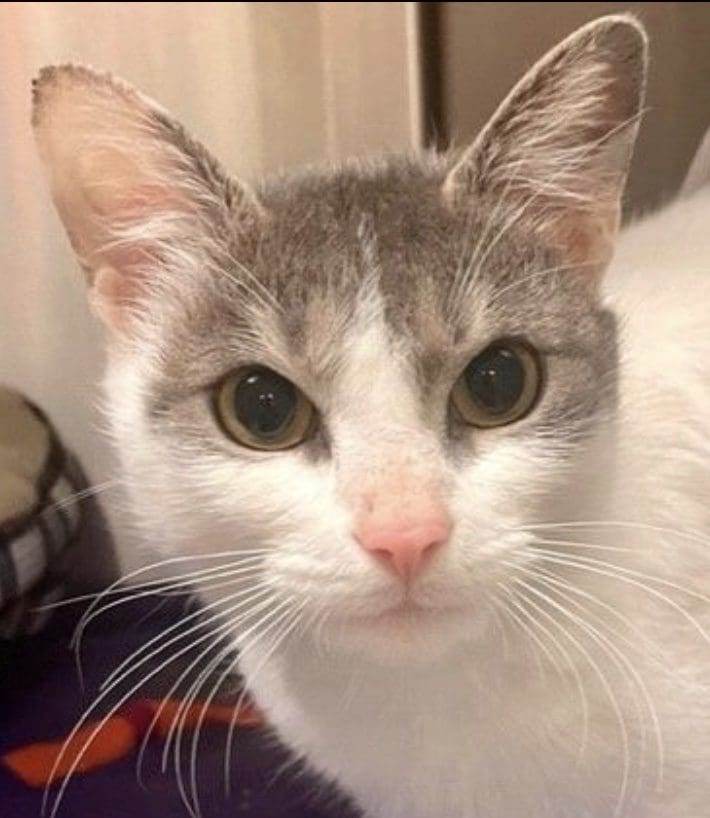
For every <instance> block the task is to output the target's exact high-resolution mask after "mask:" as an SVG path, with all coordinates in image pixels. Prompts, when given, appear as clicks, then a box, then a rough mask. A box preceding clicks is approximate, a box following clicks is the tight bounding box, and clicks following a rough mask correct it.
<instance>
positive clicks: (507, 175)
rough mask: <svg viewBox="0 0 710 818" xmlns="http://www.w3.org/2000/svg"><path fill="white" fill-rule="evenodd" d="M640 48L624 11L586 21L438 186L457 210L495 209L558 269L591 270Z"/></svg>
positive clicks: (633, 115)
mask: <svg viewBox="0 0 710 818" xmlns="http://www.w3.org/2000/svg"><path fill="white" fill-rule="evenodd" d="M646 62H647V42H646V35H645V33H644V30H643V28H642V27H641V25H640V24H639V23H638V21H637V20H636V19H635V18H634V17H632V16H630V15H614V16H610V17H602V18H600V19H598V20H595V21H593V22H591V23H589V24H587V25H585V26H583V27H582V28H580V29H579V30H578V31H576V32H575V33H574V34H572V35H571V36H570V37H568V38H567V39H566V40H564V41H563V42H561V43H560V44H559V45H558V46H557V47H556V48H554V49H553V50H552V51H550V52H549V53H548V54H547V55H546V56H545V57H543V58H542V59H541V60H540V61H539V62H538V63H537V64H536V65H535V66H533V68H532V69H531V70H530V71H529V72H528V73H527V74H526V75H525V77H524V78H523V79H522V80H521V81H520V82H519V83H518V84H517V85H516V86H515V88H514V89H513V90H512V91H511V93H510V94H509V95H508V97H507V99H506V100H505V101H504V102H503V103H502V105H501V106H500V107H499V108H498V110H497V111H496V113H495V114H494V115H493V117H492V119H491V120H490V121H489V123H488V125H486V127H485V128H484V129H483V131H482V132H481V133H480V135H479V136H478V138H477V139H476V141H475V142H474V143H473V144H472V145H471V146H470V147H469V148H468V150H467V151H466V152H465V153H464V154H463V156H462V158H461V159H460V160H459V161H458V163H457V164H456V165H455V167H454V168H453V169H452V170H451V172H450V174H449V176H448V178H447V180H446V183H445V186H444V194H445V196H446V198H447V200H448V201H449V202H450V203H452V204H453V205H454V206H456V207H467V206H470V207H475V206H480V202H481V201H485V202H487V203H488V207H495V208H497V212H498V213H499V214H500V215H501V218H502V221H503V223H504V224H507V223H509V224H511V225H512V224H513V223H515V224H516V226H517V225H523V226H526V227H527V226H529V227H530V228H532V229H533V230H535V231H537V232H538V234H539V235H540V236H541V238H542V240H543V241H544V242H546V243H547V244H548V245H552V246H554V247H556V248H557V249H558V250H559V251H560V252H561V255H562V258H563V259H564V261H565V263H566V264H569V265H570V266H576V265H579V266H580V267H581V268H583V269H586V270H591V271H594V272H599V271H601V270H603V268H604V266H605V265H606V263H607V261H608V260H609V257H610V255H611V252H612V249H613V241H614V238H615V235H616V232H617V229H618V224H619V218H620V210H621V206H620V201H621V196H622V193H623V188H624V184H625V181H626V175H627V172H628V168H629V164H630V161H631V155H632V151H633V146H634V142H635V139H636V133H637V130H638V125H639V119H640V112H641V108H642V105H643V95H644V87H645V78H646Z"/></svg>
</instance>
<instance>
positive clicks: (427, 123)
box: [417, 3, 449, 149]
mask: <svg viewBox="0 0 710 818" xmlns="http://www.w3.org/2000/svg"><path fill="white" fill-rule="evenodd" d="M442 6H443V3H418V4H417V8H418V11H419V54H420V59H421V61H422V64H421V70H422V116H423V119H424V122H423V126H424V144H425V145H426V146H427V147H434V148H439V149H444V148H446V147H447V146H448V137H449V132H448V123H447V121H446V110H445V105H444V63H443V42H442V21H441V15H442Z"/></svg>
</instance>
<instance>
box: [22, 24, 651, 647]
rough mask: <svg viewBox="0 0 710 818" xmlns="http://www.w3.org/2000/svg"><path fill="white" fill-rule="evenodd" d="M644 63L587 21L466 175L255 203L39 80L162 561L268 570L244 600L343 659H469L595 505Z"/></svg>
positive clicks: (618, 29)
mask: <svg viewBox="0 0 710 818" xmlns="http://www.w3.org/2000/svg"><path fill="white" fill-rule="evenodd" d="M643 62H644V41H643V36H642V35H641V34H640V32H639V29H638V27H637V26H636V25H635V24H634V23H633V22H631V21H629V20H628V19H627V18H610V19H608V20H606V21H599V22H598V23H596V24H592V25H591V26H588V27H586V28H585V29H582V30H581V31H580V32H578V33H577V34H576V35H573V37H572V38H570V39H569V40H567V41H565V42H564V43H563V44H562V45H561V46H559V47H558V48H557V49H556V50H555V51H553V52H552V53H551V54H550V55H548V57H546V58H545V59H544V60H543V61H542V62H541V63H539V64H538V65H537V66H536V67H535V68H534V69H533V70H532V72H531V73H530V75H528V77H526V79H524V80H523V82H522V83H521V84H520V85H519V86H518V87H517V89H516V90H515V91H514V92H513V94H512V95H511V97H510V98H509V99H508V101H507V102H506V103H505V105H504V106H502V107H501V109H499V111H498V112H497V113H496V115H495V116H494V118H493V120H492V121H491V123H490V124H489V126H487V128H486V129H485V130H484V132H483V133H482V134H481V136H480V137H479V139H478V140H477V141H476V143H474V145H473V146H472V147H471V148H470V149H469V150H468V151H467V152H466V153H464V154H463V155H462V156H460V157H457V158H454V157H438V158H423V159H421V160H412V161H404V160H389V161H382V162H379V163H372V164H355V163H353V164H350V165H346V166H344V167H343V168H341V169H339V170H336V171H323V172H311V173H306V174H303V175H302V176H299V177H294V178H290V179H285V180H279V181H275V182H270V183H266V184H264V185H263V186H262V188H261V189H260V190H258V191H257V192H256V193H252V192H251V191H248V190H247V189H246V188H245V187H244V186H243V185H241V184H238V183H236V182H234V181H231V180H229V179H228V178H227V177H226V176H225V175H224V174H223V172H222V170H221V169H220V168H219V167H218V165H217V164H216V163H215V162H214V160H212V159H211V158H210V157H209V155H208V154H207V153H206V152H205V151H204V149H202V148H201V147H200V146H199V145H197V144H196V143H195V142H194V141H192V140H191V139H190V138H189V137H187V136H186V135H185V134H184V132H183V131H182V129H180V127H179V126H177V125H176V124H175V123H173V122H172V121H171V120H169V119H168V118H167V117H166V116H165V115H164V114H163V113H162V112H160V111H158V110H157V109H155V108H154V107H153V106H152V104H151V103H149V102H148V101H146V100H145V99H143V98H141V97H139V96H137V95H136V94H135V93H134V92H132V91H130V90H128V89H126V88H124V87H123V86H119V85H117V84H116V83H114V82H113V81H111V80H109V79H107V78H105V77H99V76H97V75H94V74H92V73H91V72H88V71H86V70H84V69H77V68H69V67H68V68H60V69H53V70H49V71H47V72H45V73H44V74H43V75H42V76H41V78H40V80H39V84H38V86H37V97H36V99H37V102H36V113H35V118H36V126H37V131H38V135H39V142H40V147H41V149H42V151H43V154H44V156H45V158H46V159H47V161H48V164H49V166H50V171H51V173H52V180H53V188H54V194H55V200H56V201H57V204H58V208H59V210H60V213H61V214H62V216H63V218H64V220H65V223H66V224H67V227H68V230H69V233H70V235H71V237H72V240H73V243H74V246H75V248H76V250H77V252H78V254H79V255H80V257H81V259H82V262H83V264H84V266H85V268H86V269H87V272H88V274H89V278H90V282H91V285H92V295H93V298H94V302H95V304H96V306H97V308H98V310H99V312H100V314H101V315H102V316H103V317H104V319H105V320H106V321H107V323H108V324H109V325H110V326H111V327H112V329H113V331H114V343H113V345H112V348H111V366H110V369H109V375H108V379H107V389H108V407H109V411H110V414H111V419H112V425H113V429H114V434H115V437H116V441H117V444H118V446H119V450H120V452H121V455H122V458H123V462H124V467H125V470H126V476H127V482H128V484H129V486H130V489H131V495H132V499H133V502H134V505H135V508H136V512H137V513H138V516H139V518H140V519H141V520H142V522H143V523H144V525H145V528H146V531H147V532H148V533H149V535H150V537H151V538H152V541H153V544H154V545H157V546H159V547H161V548H162V549H163V550H165V551H166V552H168V553H173V552H174V553H183V554H195V553H204V554H212V553H216V552H225V557H224V560H225V563H226V562H227V561H229V559H230V558H229V556H227V554H228V553H230V552H231V553H235V552H239V553H243V552H245V551H247V550H255V553H254V559H253V562H252V563H251V569H249V571H246V572H245V573H243V574H242V575H241V579H239V578H236V579H235V586H234V588H238V587H239V583H240V582H243V583H245V584H247V585H249V584H251V585H252V586H253V587H254V591H255V596H254V599H255V602H256V603H257V605H258V604H261V605H262V607H261V608H257V609H258V610H259V611H261V612H262V613H263V612H264V611H266V613H267V619H265V620H264V621H265V622H266V623H267V624H266V625H265V626H266V627H268V612H269V610H270V609H272V608H273V607H274V606H281V607H282V608H290V609H291V610H292V611H296V610H298V611H299V612H300V617H301V622H302V624H303V627H304V628H305V631H306V633H307V634H318V638H319V639H321V638H322V639H323V640H325V641H326V642H327V643H328V644H329V645H330V646H331V648H334V649H338V650H348V651H352V650H355V651H358V652H360V653H364V654H365V655H367V656H370V657H372V658H376V659H378V660H382V659H391V658H395V659H397V658H406V657H414V656H416V657H417V658H418V659H419V660H421V659H424V660H426V659H427V658H429V657H432V656H434V655H437V654H439V653H441V652H442V651H446V650H449V649H452V648H453V647H454V646H455V645H457V644H459V643H462V642H464V641H467V640H470V639H484V638H485V636H486V634H488V633H489V630H490V625H491V623H492V622H493V621H494V617H495V604H496V603H495V602H494V601H493V600H499V601H500V600H501V599H502V598H503V599H504V598H505V588H506V584H507V583H508V582H509V581H510V578H511V577H513V576H514V575H515V573H516V572H517V571H518V570H519V569H520V567H521V566H524V565H525V564H526V563H527V562H529V561H530V560H533V559H534V550H533V548H532V545H533V540H534V530H531V529H530V528H529V527H530V526H534V525H535V524H537V523H540V522H548V521H554V520H556V519H560V518H568V517H569V515H570V513H579V512H580V511H582V509H583V505H584V504H588V505H590V506H591V505H593V503H594V501H595V490H596V489H595V484H594V481H593V480H592V479H591V474H592V472H594V471H595V470H598V469H599V465H600V464H599V462H598V460H597V459H596V458H595V457H594V454H595V453H598V451H599V447H598V446H595V445H594V444H595V442H598V438H599V436H600V435H603V434H606V433H607V431H608V426H609V418H610V417H611V415H612V413H613V407H614V399H615V383H616V370H617V352H616V344H615V332H614V322H613V319H612V318H611V317H610V316H609V314H608V313H606V312H605V311H604V309H603V308H602V306H601V305H600V303H599V297H598V291H597V286H596V285H597V283H598V278H599V276H600V273H601V271H602V270H603V267H604V265H605V263H606V261H607V259H608V256H609V254H610V251H611V242H612V240H613V235H614V232H615V229H616V223H617V219H618V200H619V196H620V192H621V189H622V186H623V181H624V177H625V173H626V169H627V164H628V160H629V156H630V149H631V145H632V142H633V138H634V135H635V131H636V114H637V112H638V109H639V105H640V98H641V92H642V82H643V79H642V78H643ZM582 480H583V481H584V485H585V487H586V492H585V494H586V496H585V497H584V498H580V497H579V492H578V490H577V486H578V484H579V482H578V481H582ZM570 504H572V505H573V506H574V508H573V509H572V510H571V506H570ZM257 550H258V553H257ZM252 569H253V570H252ZM234 588H232V589H231V591H233V590H234ZM211 593H212V594H213V596H214V598H215V599H217V598H220V597H223V596H224V593H225V592H224V588H219V589H215V590H213V591H212V592H211ZM260 593H261V594H263V595H262V596H259V594H260ZM209 594H210V592H209V591H208V592H207V595H208V596H209ZM247 621H248V620H247ZM249 624H254V623H249ZM255 626H256V627H260V625H258V624H256V625H255Z"/></svg>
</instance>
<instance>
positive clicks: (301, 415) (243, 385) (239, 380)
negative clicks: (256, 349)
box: [215, 367, 315, 450]
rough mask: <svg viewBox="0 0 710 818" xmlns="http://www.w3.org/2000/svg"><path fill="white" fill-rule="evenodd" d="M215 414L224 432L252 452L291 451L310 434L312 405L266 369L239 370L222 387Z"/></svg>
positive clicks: (300, 393) (312, 417)
mask: <svg viewBox="0 0 710 818" xmlns="http://www.w3.org/2000/svg"><path fill="white" fill-rule="evenodd" d="M215 410H216V413H217V417H218V420H219V422H220V424H221V426H222V428H223V429H224V431H225V432H226V433H227V434H228V435H229V436H230V437H232V438H233V439H234V440H236V442H237V443H241V444H242V445H243V446H248V447H250V448H252V449H270V450H277V449H289V448H291V447H292V446H297V445H298V444H299V443H301V442H302V441H303V440H304V439H305V438H306V437H307V435H308V433H309V432H310V430H311V428H312V425H313V419H314V415H315V411H314V409H313V404H312V403H311V402H310V401H309V400H308V398H307V397H306V396H305V395H304V394H303V393H302V392H301V391H300V390H299V389H298V388H297V387H296V386H294V385H293V384H292V383H291V381H289V380H287V379H286V378H284V377H283V376H282V375H279V374H278V373H277V372H274V371H273V370H271V369H266V368H263V367H251V368H247V369H239V370H237V371H236V372H233V373H232V374H231V375H229V376H228V377H227V378H225V380H224V381H222V383H221V384H220V386H219V387H218V390H217V395H216V401H215Z"/></svg>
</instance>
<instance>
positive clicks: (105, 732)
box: [2, 699, 264, 787]
mask: <svg viewBox="0 0 710 818" xmlns="http://www.w3.org/2000/svg"><path fill="white" fill-rule="evenodd" d="M183 704H184V703H183V702H181V701H179V700H177V699H166V700H162V699H138V700H137V701H135V702H133V703H131V704H130V705H129V706H128V707H126V708H123V709H122V710H121V711H120V712H119V713H118V714H117V715H115V716H113V717H112V718H110V719H107V720H106V722H105V724H101V722H90V723H88V724H86V725H84V726H83V727H82V728H81V729H80V730H78V731H77V733H76V735H75V736H73V737H72V739H71V741H68V742H67V741H61V740H60V741H44V742H38V743H37V744H30V745H28V746H27V747H20V748H19V749H17V750H12V751H10V752H9V753H6V754H5V755H4V756H3V757H2V763H3V764H5V766H6V767H8V768H9V769H10V770H12V772H13V773H15V775H16V776H17V777H18V778H20V779H21V780H22V781H24V783H25V784H27V785H28V786H30V787H44V786H46V785H47V784H51V783H53V782H54V781H58V780H61V779H62V778H64V776H66V775H67V774H68V773H69V771H70V770H71V769H74V770H75V772H76V773H87V772H90V771H91V770H95V769H97V768H100V767H104V766H106V765H107V764H110V763H112V762H114V761H118V760H120V759H121V758H123V757H125V756H126V755H128V754H129V753H130V752H131V751H132V750H134V749H135V748H136V747H137V745H138V742H139V741H141V740H142V739H143V738H144V737H145V736H146V734H147V733H148V731H149V730H151V728H152V727H155V732H156V733H157V734H158V735H159V736H162V737H165V736H166V735H167V734H168V731H169V730H170V727H171V725H172V724H173V722H174V719H175V718H176V717H177V715H178V712H179V709H180V707H181V706H182V705H183ZM154 720H155V724H153V721H154ZM232 720H234V722H235V724H236V725H237V726H239V727H243V728H253V727H260V726H262V725H263V724H264V720H263V718H262V716H261V714H260V713H259V711H258V710H257V709H256V707H254V705H253V704H252V703H251V702H249V701H248V700H245V702H244V703H243V704H242V705H241V706H240V708H239V713H238V714H237V716H236V718H234V706H230V705H226V704H225V705H220V704H212V705H209V706H208V707H205V706H204V704H201V703H196V704H191V705H189V706H188V707H187V708H186V712H185V714H184V723H185V727H187V728H195V727H196V726H197V725H198V723H199V722H204V723H205V724H210V723H211V724H231V722H232ZM99 727H100V729H97V728H99ZM94 733H96V735H94ZM87 742H88V744H87ZM57 762H58V763H57ZM75 765H76V766H75Z"/></svg>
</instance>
